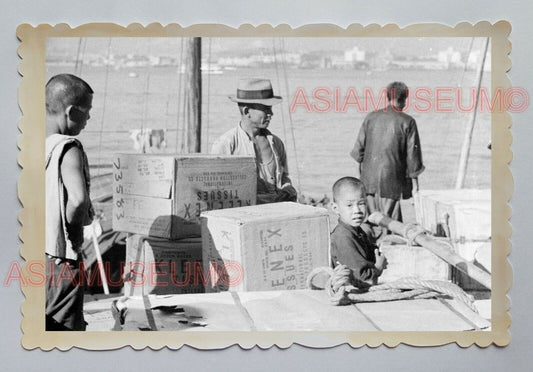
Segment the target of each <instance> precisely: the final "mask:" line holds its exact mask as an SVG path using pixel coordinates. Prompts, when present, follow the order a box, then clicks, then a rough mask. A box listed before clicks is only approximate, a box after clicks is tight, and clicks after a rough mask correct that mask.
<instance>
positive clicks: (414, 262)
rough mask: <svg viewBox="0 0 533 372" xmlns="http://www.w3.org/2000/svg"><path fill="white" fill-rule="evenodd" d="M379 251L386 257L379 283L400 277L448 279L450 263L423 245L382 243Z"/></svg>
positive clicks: (449, 276)
mask: <svg viewBox="0 0 533 372" xmlns="http://www.w3.org/2000/svg"><path fill="white" fill-rule="evenodd" d="M380 251H381V253H382V254H383V255H384V256H385V257H386V258H387V262H388V265H387V268H386V269H385V270H384V271H383V273H382V274H381V276H380V277H379V283H390V282H393V281H395V280H398V279H402V278H407V277H411V278H418V279H425V280H450V279H451V270H450V265H448V264H447V263H446V262H444V261H443V260H441V259H440V258H438V257H437V256H436V255H434V254H433V253H431V252H430V251H428V250H427V249H425V248H423V247H414V246H408V245H405V244H384V245H381V247H380Z"/></svg>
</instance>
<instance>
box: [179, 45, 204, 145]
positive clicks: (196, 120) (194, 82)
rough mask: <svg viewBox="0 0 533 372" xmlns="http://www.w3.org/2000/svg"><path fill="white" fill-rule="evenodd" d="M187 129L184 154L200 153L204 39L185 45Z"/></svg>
mask: <svg viewBox="0 0 533 372" xmlns="http://www.w3.org/2000/svg"><path fill="white" fill-rule="evenodd" d="M185 56H186V57H185V60H186V64H185V73H186V76H185V79H186V85H185V86H186V90H185V123H184V124H185V127H186V128H187V130H186V137H187V139H186V140H185V141H183V143H184V148H183V152H184V153H191V152H200V151H201V143H202V121H201V115H202V73H201V66H202V39H201V38H199V37H193V38H189V39H188V40H187V41H186V45H185Z"/></svg>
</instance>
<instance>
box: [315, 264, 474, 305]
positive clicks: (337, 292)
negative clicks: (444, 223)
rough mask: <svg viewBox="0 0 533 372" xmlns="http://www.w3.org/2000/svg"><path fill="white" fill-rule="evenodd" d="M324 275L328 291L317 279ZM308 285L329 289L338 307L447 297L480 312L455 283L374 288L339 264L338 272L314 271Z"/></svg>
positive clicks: (407, 283)
mask: <svg viewBox="0 0 533 372" xmlns="http://www.w3.org/2000/svg"><path fill="white" fill-rule="evenodd" d="M321 275H322V276H323V277H324V276H325V277H326V278H327V280H326V283H325V285H324V288H322V287H321V286H320V285H318V283H317V282H318V280H317V278H318V277H319V276H321ZM307 286H308V288H310V289H325V290H326V293H327V294H328V296H329V299H330V303H331V304H332V305H335V306H339V305H349V304H355V303H360V302H383V301H397V300H408V299H421V298H431V297H436V296H438V295H446V296H450V297H452V298H455V299H457V300H459V301H461V302H463V303H464V304H465V305H466V306H468V307H469V308H470V309H471V310H472V311H474V312H475V313H477V309H476V308H475V307H474V303H473V301H472V299H471V298H470V297H469V296H468V295H467V294H466V293H465V292H464V291H463V290H462V289H461V288H459V287H458V286H457V285H455V284H453V283H449V282H446V281H440V280H421V279H416V278H403V279H400V280H396V281H394V282H391V283H386V284H380V285H373V286H372V285H370V284H368V283H366V282H363V281H360V280H358V279H356V278H354V276H353V272H352V270H351V269H350V268H348V267H347V266H345V265H338V266H337V267H336V268H335V269H331V268H329V267H319V268H316V269H314V270H313V271H311V273H310V274H309V275H308V277H307Z"/></svg>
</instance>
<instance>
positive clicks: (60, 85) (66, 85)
mask: <svg viewBox="0 0 533 372" xmlns="http://www.w3.org/2000/svg"><path fill="white" fill-rule="evenodd" d="M92 94H93V90H92V89H91V87H90V86H89V84H87V83H86V82H85V81H84V80H82V79H80V78H79V77H77V76H74V75H71V74H59V75H56V76H53V77H52V78H51V79H50V80H48V83H46V112H47V113H49V114H59V113H61V112H64V111H65V109H66V108H67V107H68V106H71V105H72V106H81V107H84V106H86V105H88V104H89V103H90V102H91V101H90V97H91V96H92Z"/></svg>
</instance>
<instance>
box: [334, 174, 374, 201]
mask: <svg viewBox="0 0 533 372" xmlns="http://www.w3.org/2000/svg"><path fill="white" fill-rule="evenodd" d="M348 185H349V186H353V187H354V188H355V189H358V190H361V191H362V192H363V193H365V194H366V189H365V185H364V184H363V182H362V181H361V180H360V179H359V178H355V177H350V176H346V177H342V178H339V179H338V180H337V181H336V182H335V183H334V184H333V187H332V190H333V201H334V202H336V201H337V197H338V195H339V193H340V192H341V189H342V188H344V187H346V186H348Z"/></svg>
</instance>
